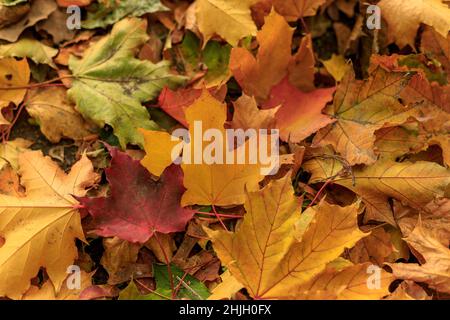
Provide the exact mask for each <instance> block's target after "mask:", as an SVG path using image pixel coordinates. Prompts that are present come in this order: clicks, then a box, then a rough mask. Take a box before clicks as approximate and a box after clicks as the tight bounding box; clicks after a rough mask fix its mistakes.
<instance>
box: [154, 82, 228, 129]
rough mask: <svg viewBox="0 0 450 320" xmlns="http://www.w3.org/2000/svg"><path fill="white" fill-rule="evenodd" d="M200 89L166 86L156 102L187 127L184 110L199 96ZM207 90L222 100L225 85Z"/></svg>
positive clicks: (224, 93) (225, 92) (224, 94)
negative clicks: (174, 88)
mask: <svg viewBox="0 0 450 320" xmlns="http://www.w3.org/2000/svg"><path fill="white" fill-rule="evenodd" d="M202 91H203V90H202V89H179V90H176V91H173V90H171V89H170V88H167V87H166V88H164V89H163V90H162V91H161V94H160V95H159V98H158V104H159V106H160V107H161V109H163V110H164V111H165V112H166V113H167V114H169V115H170V116H171V117H172V118H174V119H175V120H177V121H178V122H180V123H181V124H182V125H183V126H185V127H186V128H187V127H188V123H187V121H186V118H185V115H184V112H185V110H186V108H187V107H189V106H190V105H191V104H192V103H194V101H195V100H197V99H198V98H199V97H200V96H201V94H202ZM208 91H209V92H210V93H211V94H212V95H213V96H214V97H216V99H217V100H219V101H223V100H224V99H225V96H226V94H227V89H226V87H225V86H223V87H221V88H210V89H208Z"/></svg>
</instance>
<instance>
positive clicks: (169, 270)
mask: <svg viewBox="0 0 450 320" xmlns="http://www.w3.org/2000/svg"><path fill="white" fill-rule="evenodd" d="M153 236H154V237H155V240H156V242H158V245H159V248H160V249H161V251H162V253H163V256H164V259H165V260H166V265H167V275H168V276H169V281H170V289H171V290H172V299H175V296H174V294H175V286H174V284H173V276H172V268H171V267H170V261H169V257H168V256H167V254H166V251H165V250H164V247H163V245H162V243H161V242H160V241H159V237H158V235H157V233H156V232H154V233H153Z"/></svg>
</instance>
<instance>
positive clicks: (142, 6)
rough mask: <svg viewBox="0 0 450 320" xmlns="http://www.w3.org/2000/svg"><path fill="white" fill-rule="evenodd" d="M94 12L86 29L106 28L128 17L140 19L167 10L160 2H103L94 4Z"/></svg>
mask: <svg viewBox="0 0 450 320" xmlns="http://www.w3.org/2000/svg"><path fill="white" fill-rule="evenodd" d="M93 6H95V9H96V10H95V11H94V12H89V11H88V15H87V17H86V20H83V21H82V27H83V28H86V29H94V28H104V27H106V26H108V25H110V24H114V23H116V22H117V21H119V20H120V19H122V18H125V17H126V16H132V17H140V16H142V15H144V14H146V13H152V12H157V11H165V10H167V8H166V7H165V6H164V5H163V4H162V3H161V2H160V1H158V0H147V1H135V0H121V1H116V0H103V1H101V2H100V3H96V4H93Z"/></svg>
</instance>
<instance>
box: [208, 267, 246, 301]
mask: <svg viewBox="0 0 450 320" xmlns="http://www.w3.org/2000/svg"><path fill="white" fill-rule="evenodd" d="M220 277H221V278H222V282H221V283H219V285H217V287H215V288H214V289H213V290H212V292H211V295H210V296H209V298H208V300H222V299H231V298H232V296H233V295H234V294H235V293H236V292H238V291H239V290H241V289H242V288H244V286H243V285H242V284H241V283H240V282H239V281H237V280H236V278H235V277H233V276H232V275H231V272H230V270H227V271H225V272H224V273H222V275H221V276H220Z"/></svg>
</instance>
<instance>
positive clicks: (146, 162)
mask: <svg viewBox="0 0 450 320" xmlns="http://www.w3.org/2000/svg"><path fill="white" fill-rule="evenodd" d="M139 132H141V133H142V134H143V136H144V146H145V152H146V155H145V157H144V159H142V160H141V164H142V165H143V166H144V167H146V168H147V170H148V171H149V172H150V173H151V174H153V175H155V176H157V177H159V176H161V174H162V173H163V171H164V170H165V169H166V168H167V167H168V166H169V165H170V164H171V163H172V162H173V161H172V152H171V150H173V152H174V153H175V154H177V155H179V154H180V152H181V150H182V147H183V145H182V144H180V141H181V140H180V139H178V138H176V137H173V136H171V135H170V134H168V133H167V132H163V131H149V130H145V129H139Z"/></svg>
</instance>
